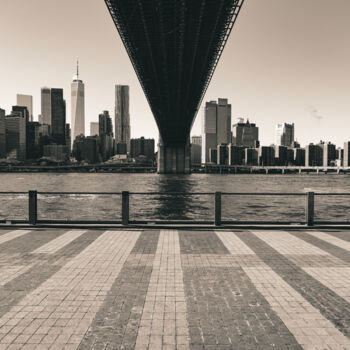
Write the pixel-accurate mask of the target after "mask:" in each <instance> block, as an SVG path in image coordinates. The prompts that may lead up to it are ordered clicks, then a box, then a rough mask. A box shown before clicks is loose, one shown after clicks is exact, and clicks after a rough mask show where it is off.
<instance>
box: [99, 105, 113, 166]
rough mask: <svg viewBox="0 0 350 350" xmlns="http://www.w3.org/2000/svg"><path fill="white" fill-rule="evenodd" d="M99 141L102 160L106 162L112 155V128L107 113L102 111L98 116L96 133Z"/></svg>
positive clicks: (110, 119)
mask: <svg viewBox="0 0 350 350" xmlns="http://www.w3.org/2000/svg"><path fill="white" fill-rule="evenodd" d="M97 135H99V136H100V140H101V155H102V160H104V161H105V160H107V159H109V158H110V157H111V156H112V155H113V153H114V152H113V151H114V149H113V127H112V118H111V117H110V116H109V112H108V111H103V112H102V113H101V114H99V116H98V133H97Z"/></svg>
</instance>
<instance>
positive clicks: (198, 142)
mask: <svg viewBox="0 0 350 350" xmlns="http://www.w3.org/2000/svg"><path fill="white" fill-rule="evenodd" d="M191 144H192V145H199V146H202V136H192V137H191Z"/></svg>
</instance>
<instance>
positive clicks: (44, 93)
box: [39, 87, 51, 126]
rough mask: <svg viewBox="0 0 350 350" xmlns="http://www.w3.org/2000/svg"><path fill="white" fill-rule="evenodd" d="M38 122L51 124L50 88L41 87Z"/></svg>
mask: <svg viewBox="0 0 350 350" xmlns="http://www.w3.org/2000/svg"><path fill="white" fill-rule="evenodd" d="M39 123H40V124H43V125H50V126H51V89H50V88H48V87H43V88H41V118H40V120H39Z"/></svg>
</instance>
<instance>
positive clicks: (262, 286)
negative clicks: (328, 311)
mask: <svg viewBox="0 0 350 350" xmlns="http://www.w3.org/2000/svg"><path fill="white" fill-rule="evenodd" d="M253 233H254V234H255V235H257V236H259V238H261V239H263V240H265V241H267V242H268V243H269V244H271V245H272V246H274V247H277V248H276V250H278V251H279V252H280V253H281V252H283V254H288V253H290V254H291V255H295V254H296V252H299V253H300V255H309V254H310V252H309V250H310V251H312V252H313V253H314V254H315V255H323V253H322V252H321V251H319V250H318V249H317V248H316V247H312V246H310V247H309V246H308V244H307V243H306V242H303V241H300V242H298V241H296V239H295V238H294V237H292V236H290V237H289V236H288V234H287V233H285V232H282V231H272V232H268V231H266V232H265V231H255V232H253ZM231 234H232V233H231ZM264 234H265V235H266V236H265V235H264ZM232 235H233V234H232ZM218 236H219V237H220V236H224V237H225V238H226V239H225V240H226V241H227V242H230V240H231V239H230V238H229V237H227V233H224V234H222V233H221V234H219V235H218ZM277 236H278V238H279V239H278V240H276V237H277ZM273 237H274V238H275V240H273ZM235 241H237V237H234V235H233V238H232V243H233V242H235ZM232 243H229V244H228V249H229V246H231V245H232ZM233 244H234V243H233ZM242 244H243V249H242V255H244V253H246V252H247V250H250V248H249V247H248V246H246V247H244V246H245V244H244V243H243V242H241V243H239V245H240V246H242ZM233 253H234V254H237V249H234V250H233ZM259 265H260V266H256V267H243V270H244V271H245V272H246V274H247V275H248V276H249V278H250V279H251V281H252V282H253V284H254V285H255V286H256V288H257V289H258V291H259V292H260V293H261V294H262V295H263V296H264V297H265V299H266V300H267V301H268V303H269V304H270V306H271V308H272V309H273V310H274V311H275V312H276V313H277V314H278V316H279V317H280V318H281V320H282V321H283V323H284V324H285V325H286V326H287V328H288V329H289V330H290V332H291V333H292V334H293V335H294V337H295V338H296V340H297V341H298V343H299V344H301V345H302V346H303V348H304V349H314V348H317V347H320V348H322V349H332V346H338V345H339V346H343V347H344V346H345V347H346V348H349V349H350V339H348V338H347V337H345V336H344V335H343V334H342V333H341V332H340V331H338V330H337V329H336V327H334V325H333V324H332V323H331V322H330V321H329V320H327V319H326V318H325V317H324V316H323V315H322V314H321V313H320V312H319V311H318V310H317V309H316V308H314V307H313V306H312V305H311V304H310V303H308V302H307V301H306V300H305V299H304V298H303V297H302V296H301V295H300V294H299V293H298V292H297V291H295V290H294V289H293V288H292V287H291V286H290V285H289V284H288V283H286V282H285V281H284V280H283V279H282V278H281V277H280V276H279V275H278V274H277V273H275V272H274V271H273V270H272V269H271V268H270V267H269V266H267V265H266V264H265V263H264V262H263V261H261V263H260V264H259Z"/></svg>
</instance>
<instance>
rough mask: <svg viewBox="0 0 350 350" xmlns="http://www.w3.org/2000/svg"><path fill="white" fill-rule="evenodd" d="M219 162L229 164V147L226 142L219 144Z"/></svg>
mask: <svg viewBox="0 0 350 350" xmlns="http://www.w3.org/2000/svg"><path fill="white" fill-rule="evenodd" d="M217 164H218V165H228V147H227V144H226V143H221V144H220V145H218V151H217Z"/></svg>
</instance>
